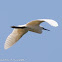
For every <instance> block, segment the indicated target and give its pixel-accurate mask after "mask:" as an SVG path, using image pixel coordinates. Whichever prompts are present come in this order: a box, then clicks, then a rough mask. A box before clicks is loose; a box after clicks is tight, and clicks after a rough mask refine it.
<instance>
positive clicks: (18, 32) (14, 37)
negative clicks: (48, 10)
mask: <svg viewBox="0 0 62 62" xmlns="http://www.w3.org/2000/svg"><path fill="white" fill-rule="evenodd" d="M42 22H47V23H48V24H50V25H51V26H54V27H57V26H58V23H57V22H56V21H54V20H52V19H37V20H33V21H31V22H29V23H27V24H25V25H18V26H11V28H14V30H13V32H12V33H11V34H10V35H9V36H8V37H7V39H6V41H5V44H4V49H8V48H10V47H11V46H13V45H14V44H15V43H16V42H17V41H18V40H19V39H20V38H21V37H22V36H23V35H24V34H25V33H27V32H28V31H31V32H35V33H39V34H41V33H42V30H47V31H50V30H48V29H45V28H44V27H42V26H40V23H42Z"/></svg>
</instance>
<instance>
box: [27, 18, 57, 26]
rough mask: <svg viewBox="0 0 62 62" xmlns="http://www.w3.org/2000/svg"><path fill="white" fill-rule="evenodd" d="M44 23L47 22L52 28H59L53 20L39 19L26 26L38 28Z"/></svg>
mask: <svg viewBox="0 0 62 62" xmlns="http://www.w3.org/2000/svg"><path fill="white" fill-rule="evenodd" d="M42 22H47V23H49V24H50V25H51V26H54V27H57V26H58V23H57V22H56V21H54V20H52V19H37V20H34V21H31V22H29V23H27V24H26V25H27V26H28V25H32V26H37V25H39V24H40V23H42Z"/></svg>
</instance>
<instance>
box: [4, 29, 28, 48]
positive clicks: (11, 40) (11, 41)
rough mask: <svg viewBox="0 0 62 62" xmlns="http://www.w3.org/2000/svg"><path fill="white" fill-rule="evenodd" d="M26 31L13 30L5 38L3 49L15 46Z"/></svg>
mask: <svg viewBox="0 0 62 62" xmlns="http://www.w3.org/2000/svg"><path fill="white" fill-rule="evenodd" d="M26 32H27V31H26V30H25V29H14V30H13V32H12V33H11V34H10V35H9V36H8V37H7V39H6V42H5V45H4V49H8V48H10V47H11V46H12V45H13V44H15V43H16V42H17V41H18V40H19V39H20V38H21V37H22V36H23V35H24V34H25V33H26Z"/></svg>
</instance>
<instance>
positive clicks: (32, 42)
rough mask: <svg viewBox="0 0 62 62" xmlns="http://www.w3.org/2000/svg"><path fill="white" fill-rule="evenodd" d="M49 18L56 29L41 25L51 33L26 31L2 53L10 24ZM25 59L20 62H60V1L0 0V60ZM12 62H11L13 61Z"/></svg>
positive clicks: (61, 4)
mask: <svg viewBox="0 0 62 62" xmlns="http://www.w3.org/2000/svg"><path fill="white" fill-rule="evenodd" d="M41 18H44V19H45V18H46V19H47V18H49V19H53V20H56V21H57V22H58V23H59V26H58V27H57V28H55V27H52V26H50V25H49V24H47V23H43V24H41V25H42V26H44V27H45V28H47V29H50V30H51V31H50V32H48V31H43V33H42V34H37V33H33V32H28V33H27V34H25V35H24V36H23V37H22V38H21V39H20V40H19V41H18V42H17V43H16V44H15V45H13V46H12V47H11V48H9V49H8V50H4V43H5V40H6V38H7V36H8V35H9V34H10V33H11V32H12V30H13V29H12V28H10V26H12V25H23V24H25V23H27V22H30V21H31V20H35V19H41ZM22 58H23V59H27V60H25V61H24V62H62V1H61V0H0V59H22ZM13 62H14V61H13Z"/></svg>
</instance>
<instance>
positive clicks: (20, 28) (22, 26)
mask: <svg viewBox="0 0 62 62" xmlns="http://www.w3.org/2000/svg"><path fill="white" fill-rule="evenodd" d="M11 28H18V29H24V28H27V27H25V26H22V27H16V26H11Z"/></svg>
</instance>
